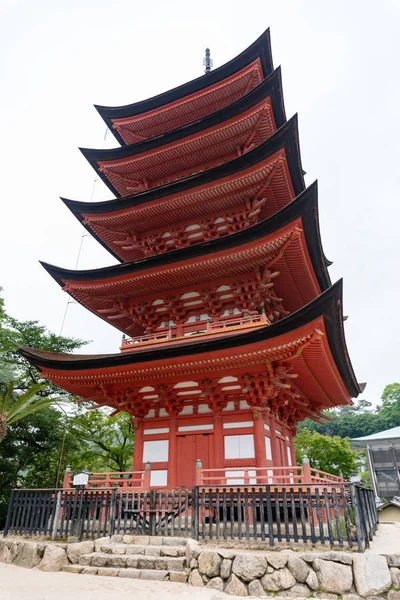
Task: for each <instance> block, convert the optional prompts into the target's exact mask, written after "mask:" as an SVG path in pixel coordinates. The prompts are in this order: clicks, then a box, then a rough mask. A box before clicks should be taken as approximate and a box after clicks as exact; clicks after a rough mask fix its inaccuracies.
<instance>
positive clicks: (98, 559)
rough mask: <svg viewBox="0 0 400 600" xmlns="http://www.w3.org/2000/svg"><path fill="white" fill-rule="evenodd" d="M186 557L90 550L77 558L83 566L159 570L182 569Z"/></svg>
mask: <svg viewBox="0 0 400 600" xmlns="http://www.w3.org/2000/svg"><path fill="white" fill-rule="evenodd" d="M185 562H186V559H185V558H183V557H180V558H176V557H170V556H151V555H150V556H149V555H147V556H146V555H144V554H108V553H104V552H91V553H90V554H83V555H82V556H80V558H79V565H80V566H83V567H113V568H117V569H130V568H132V569H140V570H143V569H155V570H161V571H184V569H185Z"/></svg>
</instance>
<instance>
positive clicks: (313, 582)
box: [306, 569, 319, 592]
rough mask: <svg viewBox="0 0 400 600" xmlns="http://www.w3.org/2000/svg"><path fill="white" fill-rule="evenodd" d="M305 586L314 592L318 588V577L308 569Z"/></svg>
mask: <svg viewBox="0 0 400 600" xmlns="http://www.w3.org/2000/svg"><path fill="white" fill-rule="evenodd" d="M306 584H307V585H308V587H309V588H311V589H312V591H313V592H315V591H316V590H317V589H318V588H319V583H318V577H317V575H316V573H315V571H313V570H312V569H310V572H309V574H308V575H307V579H306Z"/></svg>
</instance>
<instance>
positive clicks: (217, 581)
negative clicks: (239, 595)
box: [206, 577, 224, 592]
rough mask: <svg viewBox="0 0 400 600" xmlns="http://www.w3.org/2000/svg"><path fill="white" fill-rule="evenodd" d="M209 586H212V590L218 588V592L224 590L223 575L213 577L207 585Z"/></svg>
mask: <svg viewBox="0 0 400 600" xmlns="http://www.w3.org/2000/svg"><path fill="white" fill-rule="evenodd" d="M206 587H207V588H211V589H212V590H217V591H218V592H223V591H224V582H223V581H222V579H221V577H213V578H212V579H210V581H209V582H208V583H207V585H206Z"/></svg>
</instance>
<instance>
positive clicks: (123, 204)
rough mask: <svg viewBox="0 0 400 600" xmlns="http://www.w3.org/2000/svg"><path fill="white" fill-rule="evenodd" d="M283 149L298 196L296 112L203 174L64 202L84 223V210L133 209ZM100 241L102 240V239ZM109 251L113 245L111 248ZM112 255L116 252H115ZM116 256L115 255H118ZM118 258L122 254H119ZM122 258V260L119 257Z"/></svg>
mask: <svg viewBox="0 0 400 600" xmlns="http://www.w3.org/2000/svg"><path fill="white" fill-rule="evenodd" d="M281 148H284V149H285V152H286V157H287V162H288V167H289V171H290V178H291V181H292V185H293V189H294V193H295V194H296V196H298V195H299V194H301V192H302V191H303V190H304V188H305V184H304V176H303V169H302V165H301V155H300V145H299V132H298V118H297V115H294V116H293V117H292V118H291V119H289V121H287V122H286V123H285V124H284V125H283V126H282V127H280V128H279V129H278V130H277V131H276V132H275V133H274V134H273V135H272V136H271V137H270V138H269V139H268V140H266V141H265V142H263V143H262V144H260V145H259V146H257V147H256V148H254V149H253V150H250V151H249V152H247V153H246V154H243V155H242V156H239V157H237V158H234V159H233V160H230V161H228V162H225V163H223V164H221V165H218V166H217V167H212V168H211V169H208V170H206V171H202V172H201V173H198V174H195V175H190V176H189V177H185V178H184V179H180V180H179V181H174V182H171V183H166V184H164V185H160V186H158V187H155V188H152V189H150V190H145V191H143V192H139V193H137V194H132V195H131V196H125V197H124V198H123V199H121V198H120V197H118V198H113V199H112V200H106V201H101V202H80V201H78V200H69V199H67V198H61V200H62V201H63V202H64V204H65V205H66V206H67V207H68V208H69V210H70V211H71V212H72V213H73V215H74V216H75V217H76V218H77V219H78V220H79V221H80V222H81V223H82V221H83V220H84V218H83V216H82V213H85V214H93V215H95V214H104V213H105V212H107V211H109V212H113V211H117V210H121V209H123V208H130V207H133V206H138V205H141V204H145V203H146V202H151V201H154V200H158V199H160V198H166V197H168V196H172V195H173V194H178V193H180V192H185V191H186V190H189V189H192V188H195V187H199V186H202V185H205V184H207V183H210V182H212V181H217V180H218V179H222V178H223V177H227V176H229V175H231V174H234V173H240V172H241V171H243V170H244V169H247V168H249V167H251V166H254V165H256V164H257V163H259V162H260V161H262V160H264V159H265V158H267V157H268V156H271V155H273V154H274V153H275V152H277V151H278V150H280V149H281ZM88 231H90V233H91V234H92V235H93V232H92V231H91V230H90V228H88ZM99 241H100V243H102V242H101V240H99ZM107 249H108V250H109V248H107ZM111 254H112V253H111ZM114 256H115V255H114ZM116 258H118V257H116ZM118 260H120V259H119V258H118Z"/></svg>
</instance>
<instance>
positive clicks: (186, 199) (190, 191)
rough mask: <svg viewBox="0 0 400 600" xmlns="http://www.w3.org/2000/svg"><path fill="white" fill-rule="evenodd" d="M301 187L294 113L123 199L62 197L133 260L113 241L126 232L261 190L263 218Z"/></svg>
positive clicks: (130, 256)
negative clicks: (274, 127)
mask: <svg viewBox="0 0 400 600" xmlns="http://www.w3.org/2000/svg"><path fill="white" fill-rule="evenodd" d="M263 188H264V191H263ZM303 190H304V179H303V172H302V166H301V157H300V148H299V135H298V127H297V117H296V116H294V117H292V119H290V120H289V121H288V122H287V123H285V125H283V126H282V127H281V128H280V129H279V130H278V131H277V132H276V133H274V135H273V136H271V138H269V140H267V141H266V142H264V143H263V144H261V145H260V146H258V147H257V148H255V149H254V150H251V151H250V152H248V153H247V154H244V155H242V156H240V157H238V158H236V159H234V160H231V161H229V162H227V163H224V164H222V165H219V166H218V167H214V168H212V169H210V170H208V171H203V172H202V173H199V174H197V175H193V176H191V177H188V178H186V179H183V180H180V181H178V182H174V183H170V184H166V185H163V186H160V187H157V188H153V189H151V190H147V191H144V192H141V193H139V194H135V195H131V196H128V197H126V198H124V199H123V201H121V200H120V199H115V200H109V201H106V202H77V201H73V200H67V199H63V201H64V203H65V204H66V205H67V206H68V208H69V209H70V210H71V211H72V213H73V214H74V215H75V216H76V218H77V219H79V221H80V222H81V223H83V225H84V226H85V227H86V229H87V230H88V231H89V232H90V233H91V234H92V235H93V236H94V237H96V239H97V240H98V241H99V242H100V243H101V244H102V245H103V246H104V247H105V248H106V249H107V250H109V251H110V252H111V254H112V255H113V256H115V257H116V258H117V259H118V260H121V261H131V260H136V259H137V258H139V257H140V254H138V253H137V252H135V251H132V250H129V251H125V250H124V249H123V248H122V247H121V245H120V244H115V243H114V241H115V240H118V239H123V238H124V237H125V236H126V235H127V234H128V233H129V234H132V233H135V234H139V235H140V234H142V233H144V232H146V231H148V230H149V228H150V227H152V228H154V229H155V228H159V227H163V226H168V225H169V224H171V225H172V224H173V223H177V222H183V221H186V220H192V219H197V218H204V217H206V216H207V215H209V214H212V213H214V212H216V211H221V212H224V211H229V210H231V209H234V208H235V207H238V206H240V205H242V204H245V203H246V202H248V201H250V202H251V201H252V200H253V199H254V198H256V197H257V195H258V194H259V193H260V192H262V193H263V194H264V195H265V197H266V198H267V201H266V203H265V204H264V206H263V209H262V212H261V214H260V217H261V218H263V219H265V218H268V217H270V216H272V215H273V214H274V213H275V212H277V211H279V210H280V209H282V208H283V207H284V206H286V204H287V203H288V202H290V201H291V200H293V199H294V198H295V197H296V196H297V195H299V194H300V193H301V192H302V191H303ZM119 234H121V235H119Z"/></svg>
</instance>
